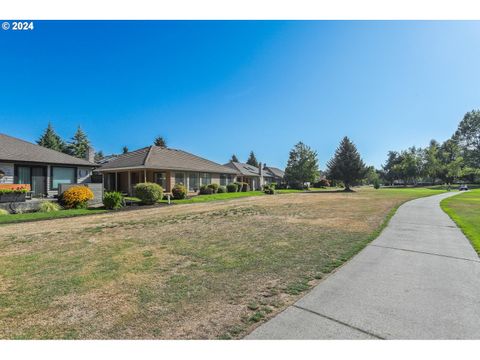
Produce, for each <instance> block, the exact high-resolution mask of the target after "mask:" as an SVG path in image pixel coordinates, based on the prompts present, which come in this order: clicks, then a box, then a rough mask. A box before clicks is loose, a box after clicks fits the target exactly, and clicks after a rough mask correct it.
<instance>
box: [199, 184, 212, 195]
mask: <svg viewBox="0 0 480 360" xmlns="http://www.w3.org/2000/svg"><path fill="white" fill-rule="evenodd" d="M213 193H214V190H213V188H211V187H210V186H209V185H202V186H200V195H211V194H213Z"/></svg>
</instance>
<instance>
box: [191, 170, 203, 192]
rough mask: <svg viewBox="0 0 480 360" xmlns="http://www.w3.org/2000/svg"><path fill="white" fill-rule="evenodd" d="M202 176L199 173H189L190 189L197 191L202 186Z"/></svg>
mask: <svg viewBox="0 0 480 360" xmlns="http://www.w3.org/2000/svg"><path fill="white" fill-rule="evenodd" d="M199 185H200V178H199V176H198V173H190V174H189V175H188V191H197V190H198V188H199V187H200V186H199Z"/></svg>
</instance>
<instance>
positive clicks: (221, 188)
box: [217, 186, 227, 194]
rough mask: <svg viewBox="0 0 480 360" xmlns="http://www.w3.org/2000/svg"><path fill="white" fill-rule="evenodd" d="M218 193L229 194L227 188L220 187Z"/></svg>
mask: <svg viewBox="0 0 480 360" xmlns="http://www.w3.org/2000/svg"><path fill="white" fill-rule="evenodd" d="M217 192H218V193H219V194H223V193H226V192H227V188H226V187H225V186H219V187H218V190H217Z"/></svg>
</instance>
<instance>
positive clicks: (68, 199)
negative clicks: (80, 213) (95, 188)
mask: <svg viewBox="0 0 480 360" xmlns="http://www.w3.org/2000/svg"><path fill="white" fill-rule="evenodd" d="M92 199H93V192H92V190H90V189H89V188H88V187H86V186H82V185H78V186H72V187H71V188H68V189H67V190H65V191H64V192H63V194H62V198H61V202H62V205H63V206H64V207H65V208H67V209H72V208H74V209H79V208H85V207H87V202H88V200H92Z"/></svg>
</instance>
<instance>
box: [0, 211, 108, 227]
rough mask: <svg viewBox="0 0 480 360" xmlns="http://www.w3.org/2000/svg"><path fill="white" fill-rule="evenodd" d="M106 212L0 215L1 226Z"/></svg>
mask: <svg viewBox="0 0 480 360" xmlns="http://www.w3.org/2000/svg"><path fill="white" fill-rule="evenodd" d="M105 211H106V210H102V209H91V210H90V209H69V210H60V211H52V212H43V213H42V212H33V213H24V214H10V215H0V225H2V224H10V223H20V222H26V221H37V220H47V219H59V218H67V217H74V216H82V215H93V214H101V213H104V212H105Z"/></svg>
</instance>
